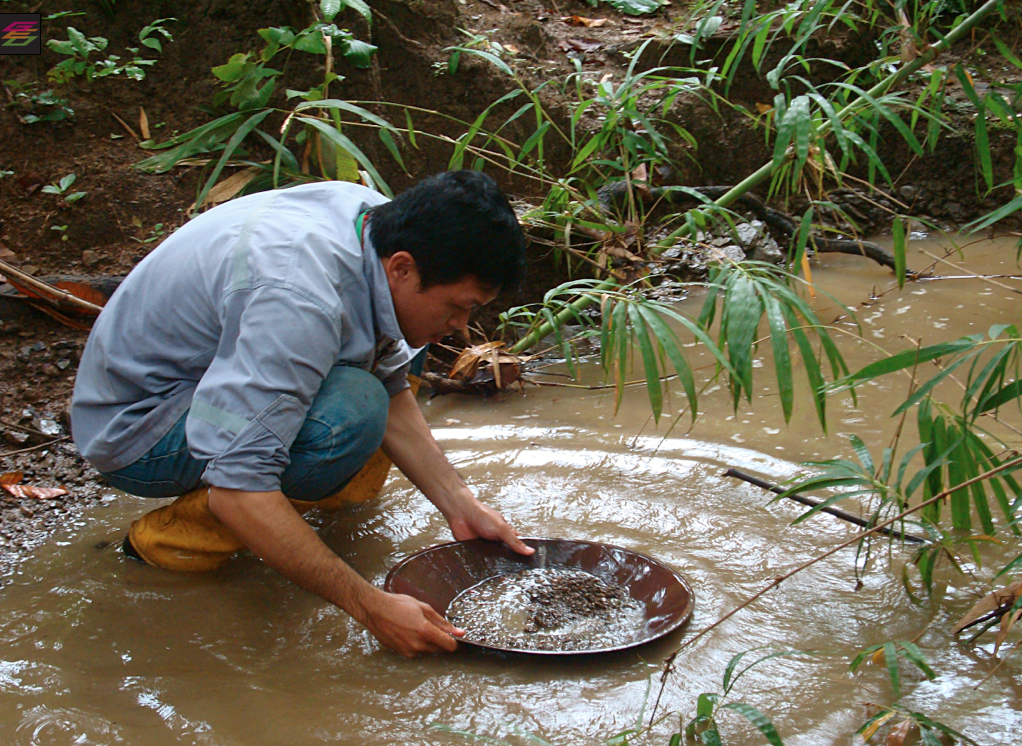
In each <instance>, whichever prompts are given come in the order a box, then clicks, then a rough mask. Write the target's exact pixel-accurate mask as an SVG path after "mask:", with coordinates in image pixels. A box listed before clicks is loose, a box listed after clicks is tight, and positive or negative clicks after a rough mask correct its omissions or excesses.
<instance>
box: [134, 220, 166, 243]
mask: <svg viewBox="0 0 1022 746" xmlns="http://www.w3.org/2000/svg"><path fill="white" fill-rule="evenodd" d="M139 227H141V223H139ZM166 235H167V231H166V230H164V228H163V223H157V224H156V225H154V226H153V227H152V230H150V231H149V236H148V237H147V238H135V239H134V240H135V241H138V242H139V243H152V242H153V241H159V240H161V239H163V237H164V236H166Z"/></svg>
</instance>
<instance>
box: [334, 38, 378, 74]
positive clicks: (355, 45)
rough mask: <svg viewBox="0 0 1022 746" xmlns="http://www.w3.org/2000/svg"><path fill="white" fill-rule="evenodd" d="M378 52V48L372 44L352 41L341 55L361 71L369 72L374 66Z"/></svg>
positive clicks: (357, 40)
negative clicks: (374, 56) (374, 59)
mask: <svg viewBox="0 0 1022 746" xmlns="http://www.w3.org/2000/svg"><path fill="white" fill-rule="evenodd" d="M376 50H377V47H375V46H373V45H372V44H368V43H367V42H364V41H360V40H359V39H352V40H351V41H349V42H348V43H347V45H345V49H344V51H343V52H342V53H341V55H342V56H343V57H344V59H346V60H348V62H350V63H351V64H352V65H354V66H355V67H357V68H359V69H360V70H367V69H368V68H370V67H372V65H373V55H374V54H376Z"/></svg>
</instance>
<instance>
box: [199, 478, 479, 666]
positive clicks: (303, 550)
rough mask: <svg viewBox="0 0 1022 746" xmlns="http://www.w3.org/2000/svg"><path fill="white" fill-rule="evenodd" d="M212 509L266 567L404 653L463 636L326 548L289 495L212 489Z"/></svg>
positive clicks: (448, 645)
mask: <svg viewBox="0 0 1022 746" xmlns="http://www.w3.org/2000/svg"><path fill="white" fill-rule="evenodd" d="M209 509H210V511H211V512H212V513H213V515H215V516H216V517H217V518H218V519H220V521H221V522H222V523H223V524H224V525H225V526H227V528H229V529H230V530H231V531H232V532H233V533H234V535H235V536H237V537H238V539H239V540H240V541H241V542H242V543H243V544H244V545H245V546H246V547H248V548H249V549H250V550H251V551H252V552H253V553H254V554H256V555H257V556H259V557H260V558H261V559H262V560H263V561H264V562H266V564H268V565H269V566H270V567H272V568H273V569H274V570H276V571H277V572H279V573H280V574H281V575H283V576H284V577H285V578H287V579H288V580H291V581H292V582H294V583H297V584H298V585H300V586H301V587H302V588H304V589H305V590H307V591H310V592H312V593H315V594H316V595H317V596H320V597H321V598H324V599H326V600H327V601H329V602H330V603H332V604H334V605H336V606H339V607H341V608H342V609H344V610H345V611H346V612H348V613H349V614H350V615H351V616H353V617H354V618H355V619H356V620H357V621H359V622H360V623H361V624H363V625H364V626H365V627H366V628H367V629H368V630H369V631H370V632H372V634H373V635H374V636H375V637H376V639H377V640H379V641H380V642H381V643H382V644H383V645H385V646H386V647H388V648H390V649H392V650H395V651H397V652H398V653H400V654H401V655H405V656H414V655H419V654H422V653H436V652H440V651H441V650H447V651H452V650H454V649H455V648H456V647H457V646H458V643H457V641H456V640H455V639H454V637H452V635H461V634H463V632H462V631H461V630H459V629H457V628H456V627H454V625H452V624H451V623H450V622H448V621H447V620H446V619H444V618H443V617H442V616H440V615H439V614H437V613H436V612H435V611H434V610H433V609H432V608H431V607H430V606H428V605H427V604H424V603H422V602H420V601H417V600H415V599H414V598H412V597H411V596H405V595H400V594H393V593H386V592H385V591H382V590H380V589H379V588H376V587H375V586H373V585H372V584H370V583H368V582H367V581H366V580H365V579H363V578H362V577H361V576H360V575H359V574H358V573H357V572H355V571H354V570H352V569H351V567H349V566H348V565H347V563H345V562H344V560H342V559H341V558H340V557H338V556H337V555H336V554H334V553H333V552H332V551H331V550H330V548H329V547H327V545H326V544H324V543H323V542H322V541H321V540H320V538H319V536H318V535H317V534H316V532H315V531H314V530H313V529H312V527H311V526H309V524H307V523H306V522H305V520H304V519H303V518H302V517H301V516H300V515H299V514H298V513H297V512H296V511H295V509H294V508H293V507H292V506H291V504H290V503H289V502H288V501H287V498H286V497H285V496H284V493H283V492H279V491H277V492H243V491H241V490H227V489H222V488H219V487H211V488H210V490H209Z"/></svg>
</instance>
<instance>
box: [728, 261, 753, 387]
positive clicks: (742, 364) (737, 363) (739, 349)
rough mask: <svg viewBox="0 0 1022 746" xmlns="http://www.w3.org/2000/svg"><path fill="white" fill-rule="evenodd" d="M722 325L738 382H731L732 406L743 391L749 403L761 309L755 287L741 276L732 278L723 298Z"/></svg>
mask: <svg viewBox="0 0 1022 746" xmlns="http://www.w3.org/2000/svg"><path fill="white" fill-rule="evenodd" d="M724 301H725V303H724V325H725V328H724V329H722V330H721V332H722V333H723V334H726V336H727V348H728V357H729V359H730V361H731V366H732V367H733V368H734V371H735V373H736V374H737V378H736V379H734V380H733V382H732V391H733V392H734V398H735V404H736V406H737V401H738V399H739V397H740V396H741V393H742V389H745V395H746V398H747V399H749V400H750V401H751V400H752V344H753V342H755V341H756V329H757V327H758V326H759V319H760V316H761V308H760V303H759V296H758V295H757V293H756V284H755V283H754V282H753V281H752V280H751V279H749V278H748V277H747V276H746V275H744V274H739V275H737V276H735V277H734V279H733V280H732V281H731V283H730V286H729V287H728V291H727V294H726V295H725V296H724Z"/></svg>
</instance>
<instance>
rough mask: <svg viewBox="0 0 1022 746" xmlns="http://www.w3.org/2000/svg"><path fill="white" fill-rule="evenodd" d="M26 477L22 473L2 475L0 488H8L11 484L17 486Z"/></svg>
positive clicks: (0, 476) (13, 472)
mask: <svg viewBox="0 0 1022 746" xmlns="http://www.w3.org/2000/svg"><path fill="white" fill-rule="evenodd" d="M24 478H25V475H24V474H22V473H21V472H20V471H9V472H7V473H6V474H0V487H6V486H7V485H9V484H17V483H18V482H20V481H21V480H22V479H24Z"/></svg>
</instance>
